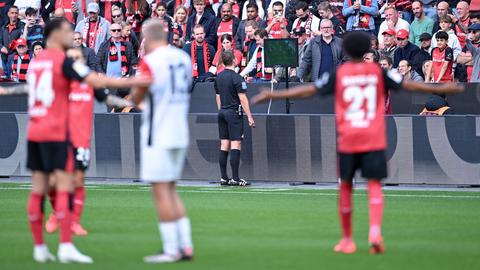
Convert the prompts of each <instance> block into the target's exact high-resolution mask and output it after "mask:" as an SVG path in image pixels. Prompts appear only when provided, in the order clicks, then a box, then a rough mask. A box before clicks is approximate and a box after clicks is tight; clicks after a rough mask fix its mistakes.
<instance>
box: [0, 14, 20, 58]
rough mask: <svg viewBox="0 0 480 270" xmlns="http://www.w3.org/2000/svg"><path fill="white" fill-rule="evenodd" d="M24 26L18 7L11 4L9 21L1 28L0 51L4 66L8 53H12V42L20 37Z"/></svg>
mask: <svg viewBox="0 0 480 270" xmlns="http://www.w3.org/2000/svg"><path fill="white" fill-rule="evenodd" d="M24 28H25V24H24V23H23V22H21V21H20V20H19V19H18V8H17V7H16V6H11V7H10V8H9V9H8V23H7V24H6V25H4V26H2V28H1V30H0V52H1V55H2V61H3V64H4V66H5V65H6V63H7V57H8V55H9V54H10V53H12V50H11V48H10V44H11V43H12V41H14V40H16V39H18V38H20V36H21V35H22V32H23V29H24Z"/></svg>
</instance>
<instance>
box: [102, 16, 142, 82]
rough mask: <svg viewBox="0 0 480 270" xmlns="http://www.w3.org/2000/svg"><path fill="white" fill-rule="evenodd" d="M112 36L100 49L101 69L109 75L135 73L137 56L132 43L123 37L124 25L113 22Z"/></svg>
mask: <svg viewBox="0 0 480 270" xmlns="http://www.w3.org/2000/svg"><path fill="white" fill-rule="evenodd" d="M110 36H111V37H110V38H109V39H108V40H106V41H105V42H103V43H102V45H101V46H100V49H99V50H98V62H99V69H100V70H101V72H103V73H105V74H106V75H107V76H109V77H117V78H118V77H128V76H130V75H133V73H134V68H133V66H134V65H136V64H137V58H136V57H135V54H134V53H133V47H132V44H131V43H130V42H128V41H125V40H124V39H123V38H122V26H121V25H119V24H117V23H114V24H112V25H111V26H110Z"/></svg>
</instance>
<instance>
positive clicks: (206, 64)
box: [190, 41, 210, 78]
mask: <svg viewBox="0 0 480 270" xmlns="http://www.w3.org/2000/svg"><path fill="white" fill-rule="evenodd" d="M190 55H191V56H192V75H193V77H194V78H198V75H199V74H198V63H197V61H198V60H197V42H195V41H194V42H192V48H191V51H190ZM203 66H204V67H205V72H208V69H210V50H209V49H208V43H206V42H203Z"/></svg>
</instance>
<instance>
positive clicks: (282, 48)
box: [264, 38, 298, 67]
mask: <svg viewBox="0 0 480 270" xmlns="http://www.w3.org/2000/svg"><path fill="white" fill-rule="evenodd" d="M264 47H265V48H264V49H265V66H266V67H279V66H280V67H298V39H296V38H281V39H265V44H264Z"/></svg>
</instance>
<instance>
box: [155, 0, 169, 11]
mask: <svg viewBox="0 0 480 270" xmlns="http://www.w3.org/2000/svg"><path fill="white" fill-rule="evenodd" d="M158 7H164V8H165V9H167V4H165V2H163V1H161V2H158V3H157V5H156V6H155V10H156V9H157V8H158Z"/></svg>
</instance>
